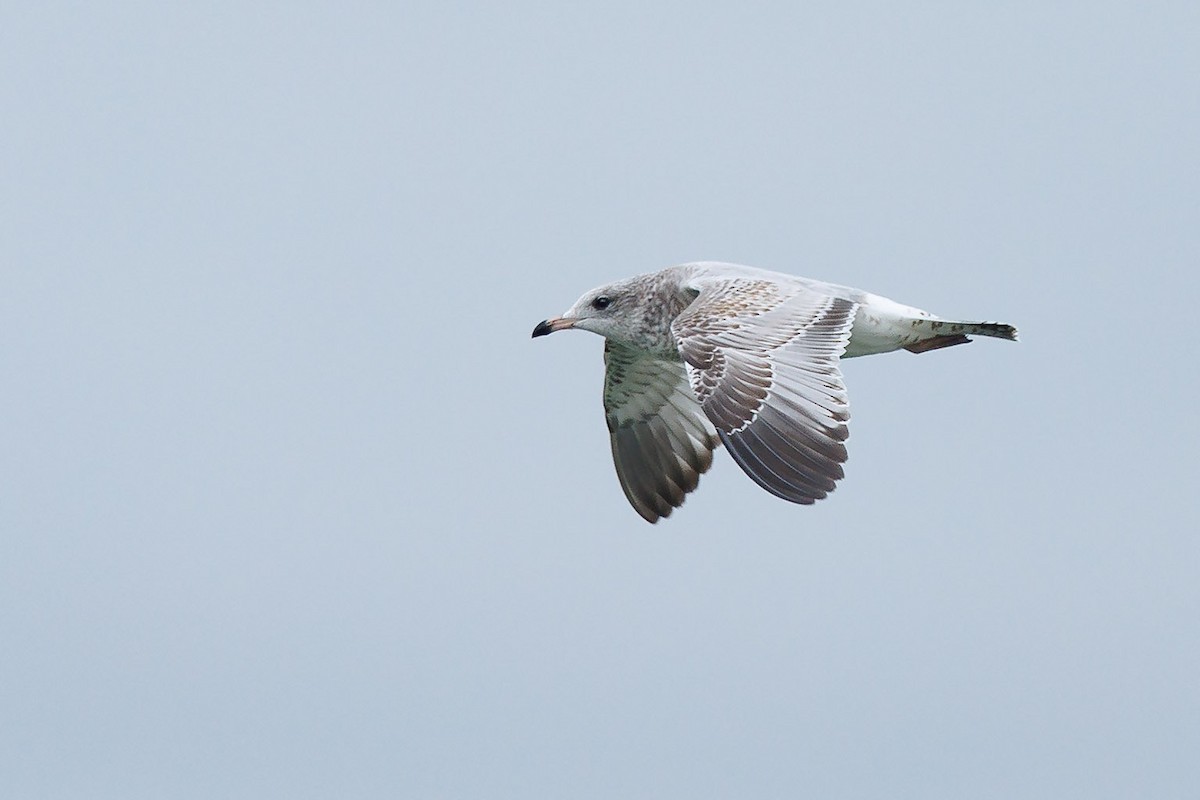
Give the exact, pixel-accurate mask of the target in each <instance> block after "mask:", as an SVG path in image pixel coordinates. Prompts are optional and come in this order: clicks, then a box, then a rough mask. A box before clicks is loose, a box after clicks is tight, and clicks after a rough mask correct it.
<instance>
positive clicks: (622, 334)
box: [533, 282, 644, 341]
mask: <svg viewBox="0 0 1200 800" xmlns="http://www.w3.org/2000/svg"><path fill="white" fill-rule="evenodd" d="M643 314H644V306H643V304H642V303H640V302H638V298H637V296H636V295H635V294H634V293H633V292H631V291H630V290H629V286H628V285H627V283H626V282H621V283H611V284H608V285H607V286H600V287H597V288H595V289H592V290H591V291H590V292H587V293H585V294H584V295H583V297H581V298H579V300H577V301H576V302H575V305H573V306H571V307H570V308H569V309H568V310H567V311H566V313H564V314H563V315H562V316H561V317H551V318H550V319H547V320H543V321H542V322H539V323H538V325H537V327H536V328H534V329H533V335H534V336H545V335H547V334H550V333H554V332H555V331H562V330H567V329H568V328H578V329H579V330H584V331H591V332H592V333H598V334H600V335H601V336H603V337H605V338H606V339H614V340H617V341H627V340H629V339H630V338H631V336H632V335H633V334H634V333H635V331H636V330H637V329H638V327H639V326H640V321H641V318H642V316H643Z"/></svg>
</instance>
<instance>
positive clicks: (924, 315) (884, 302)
mask: <svg viewBox="0 0 1200 800" xmlns="http://www.w3.org/2000/svg"><path fill="white" fill-rule="evenodd" d="M931 318H933V315H932V314H930V313H929V312H928V311H922V310H921V309H919V308H913V307H912V306H906V305H901V304H900V303H897V302H896V301H894V300H888V299H887V298H886V297H879V296H878V295H868V296H867V298H866V300H865V301H864V302H862V303H861V304H860V305H859V307H858V310H857V311H856V312H855V314H854V325H853V327H851V329H850V342H849V344H847V345H846V352H845V353H843V354H842V358H855V357H857V356H871V355H875V354H877V353H890V352H892V351H893V350H899V349H900V348H902V347H904V346H905V345H909V344H912V343H913V342H915V341H918V340H919V339H921V338H923V337H922V336H921V335H920V334H919V333H918V332H917V331H915V330H914V329H913V323H914V322H916V321H919V320H926V319H931Z"/></svg>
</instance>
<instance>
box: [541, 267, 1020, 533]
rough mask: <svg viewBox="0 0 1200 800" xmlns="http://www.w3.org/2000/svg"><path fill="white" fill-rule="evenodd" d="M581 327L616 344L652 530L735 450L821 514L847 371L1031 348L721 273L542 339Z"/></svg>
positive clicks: (666, 278)
mask: <svg viewBox="0 0 1200 800" xmlns="http://www.w3.org/2000/svg"><path fill="white" fill-rule="evenodd" d="M567 329H578V330H585V331H591V332H592V333H597V334H600V335H601V336H603V337H604V338H605V343H604V363H605V374H604V412H605V418H606V420H607V422H608V430H609V434H610V439H611V444H612V456H613V463H614V464H615V466H616V470H617V478H618V479H619V480H620V483H621V488H622V489H623V490H624V492H625V497H626V498H628V500H629V503H630V505H632V506H633V508H634V510H635V511H637V513H638V514H640V515H641V516H642V518H644V519H645V520H646V521H648V522H651V523H654V522H657V521H658V520H659V519H661V518H663V517H667V516H669V515H670V514H671V512H672V511H673V510H674V509H676V508H678V507H679V506H681V505H682V504H683V501H684V499H685V498H686V496H687V495H688V493H689V492H691V491H693V490H694V489H695V488H696V487H697V486H698V485H699V482H700V476H701V475H702V474H703V473H704V472H706V471H707V470H708V468H709V467H710V466H712V458H713V456H712V454H713V450H714V449H716V447H717V446H718V445H721V444H724V445H725V449H726V450H728V451H729V453H730V455H732V456H733V459H734V461H736V462H737V463H738V466H740V467H741V468H742V470H743V471H745V473H746V474H747V475H749V476H750V477H751V478H752V479H753V480H754V482H755V483H757V484H758V485H759V486H761V487H762V488H764V489H766V490H767V491H768V492H770V493H771V494H773V495H776V496H777V497H781V498H783V499H784V500H788V501H791V502H793V503H801V504H805V505H808V504H812V503H814V502H816V501H817V500H820V499H822V498H824V497H826V496H827V495H828V494H829V492H831V491H833V489H834V487H835V485H836V483H837V481H838V480H840V479H841V478H842V476H843V470H842V464H843V463H844V462H845V461H846V445H845V441H846V438H847V437H848V436H849V428H848V427H847V425H848V423H849V420H850V406H849V402H848V400H847V396H846V387H845V385H844V384H843V381H842V372H841V370H840V369H839V367H838V361H839V359H842V358H854V357H857V356H866V355H874V354H876V353H890V352H892V351H894V350H901V349H903V350H907V351H909V352H910V353H926V352H929V351H931V350H939V349H941V348H944V347H951V346H953V345H959V344H966V343H968V342H970V341H971V339H970V338H969V337H970V336H992V337H995V338H998V339H1009V340H1012V341H1016V339H1017V330H1016V328H1014V327H1013V326H1011V325H1004V324H1001V323H998V322H963V321H956V320H945V319H940V318H938V317H935V316H934V315H932V314H930V313H929V312H928V311H922V310H921V309H919V308H913V307H911V306H906V305H902V304H900V303H897V302H895V301H894V300H889V299H887V298H886V297H880V296H879V295H875V294H871V293H869V292H864V291H862V290H860V289H851V288H850V287H847V286H838V285H836V284H832V283H824V282H822V281H817V280H811V279H809V278H800V277H796V276H793V275H785V274H782V273H778V272H769V271H767V270H761V269H756V268H754V267H746V266H742V265H739V264H726V263H722V262H716V261H699V262H694V263H689V264H680V265H678V266H674V267H668V268H667V269H664V270H661V271H659V272H652V273H647V274H645V275H637V276H635V277H632V278H628V279H626V280H623V281H617V282H616V283H610V284H608V285H606V286H600V287H598V288H596V289H592V290H591V291H589V292H587V293H586V294H584V295H583V296H582V297H580V298H579V300H578V302H576V303H575V305H573V306H571V308H570V309H569V310H567V312H566V313H565V314H563V315H562V316H561V317H552V318H550V319H547V320H544V321H543V322H540V323H538V325H537V327H535V328H534V329H533V335H534V336H535V337H537V336H545V335H547V334H550V333H554V332H555V331H561V330H567Z"/></svg>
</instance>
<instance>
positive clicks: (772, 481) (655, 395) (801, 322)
mask: <svg viewBox="0 0 1200 800" xmlns="http://www.w3.org/2000/svg"><path fill="white" fill-rule="evenodd" d="M692 289H693V290H695V291H696V292H697V296H696V299H695V300H694V301H693V302H692V304H691V305H689V306H688V307H687V308H686V309H684V311H683V312H682V313H681V314H680V315H679V316H678V317H677V318H676V319H675V320H674V322H673V323H672V325H671V330H672V333H673V334H674V336H675V338H676V341H677V343H678V346H679V357H682V359H683V363H681V362H680V361H679V360H678V358H673V357H663V356H658V355H654V354H651V353H646V352H644V351H640V350H636V349H633V348H629V347H626V346H623V345H620V344H616V343H614V342H612V341H608V342H607V343H606V345H605V350H604V359H605V364H606V366H607V371H606V374H605V382H604V408H605V412H606V417H607V420H608V429H609V431H610V433H611V439H612V452H613V461H614V463H615V465H616V469H617V476H618V478H619V479H620V481H621V487H622V488H623V489H624V491H625V496H626V497H627V498H628V499H629V502H630V503H631V504H632V505H633V507H634V509H636V510H637V512H638V513H639V514H641V515H642V517H644V518H645V519H647V520H649V521H650V522H656V521H657V520H658V519H659V518H661V517H665V516H667V515H669V514H670V513H671V511H672V510H673V509H675V508H678V507H679V506H680V505H682V503H683V501H684V498H685V497H686V495H687V494H688V492H691V491H692V490H693V489H695V488H696V486H697V484H698V483H699V480H700V475H701V474H703V473H704V472H705V471H706V470H707V469H708V468H709V466H710V465H711V464H712V450H713V448H714V447H716V446H717V444H718V443H720V442H723V443H724V444H725V446H726V447H727V448H728V449H729V452H730V454H731V455H732V456H733V458H734V460H735V461H737V463H738V464H739V465H740V466H741V468H742V469H743V470H745V472H746V474H748V475H749V476H750V477H751V478H753V479H754V481H755V482H757V483H758V484H759V485H760V486H762V487H763V488H764V489H766V490H767V491H769V492H771V493H772V494H775V495H777V496H779V497H782V498H784V499H785V500H790V501H792V502H794V503H805V504H808V503H812V502H814V501H816V500H819V499H820V498H822V497H825V496H826V495H827V494H828V493H829V492H830V491H832V490H833V488H834V485H835V484H836V482H837V481H838V480H839V479H840V478H841V477H842V474H843V472H842V466H841V465H842V463H843V462H844V461H845V460H846V447H845V445H844V444H843V442H844V441H845V440H846V437H847V436H848V429H847V425H846V423H847V422H848V420H849V418H850V413H849V406H848V403H847V399H846V390H845V386H844V385H843V383H842V376H841V371H840V370H839V369H838V359H839V358H840V357H841V355H842V353H843V352H844V351H845V348H846V344H847V342H848V341H849V338H850V329H851V326H852V325H853V322H854V312H855V308H856V306H855V304H854V303H853V302H851V301H848V300H844V299H840V298H835V297H828V296H823V295H819V294H816V293H813V292H810V291H806V290H804V289H803V288H800V287H794V288H793V287H780V286H779V285H778V284H776V283H773V282H769V281H764V280H756V279H752V278H733V279H698V280H696V281H695V282H694V283H693V284H692ZM685 365H686V366H685Z"/></svg>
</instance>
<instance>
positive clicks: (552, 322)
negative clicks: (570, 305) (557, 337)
mask: <svg viewBox="0 0 1200 800" xmlns="http://www.w3.org/2000/svg"><path fill="white" fill-rule="evenodd" d="M577 321H578V320H573V319H565V318H563V317H551V318H550V319H545V320H542V321H541V322H539V323H538V324H537V327H536V328H534V329H533V335H534V336H535V337H537V336H545V335H546V334H549V333H554V332H555V331H562V330H566V329H567V328H574V327H575V323H576V322H577Z"/></svg>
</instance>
